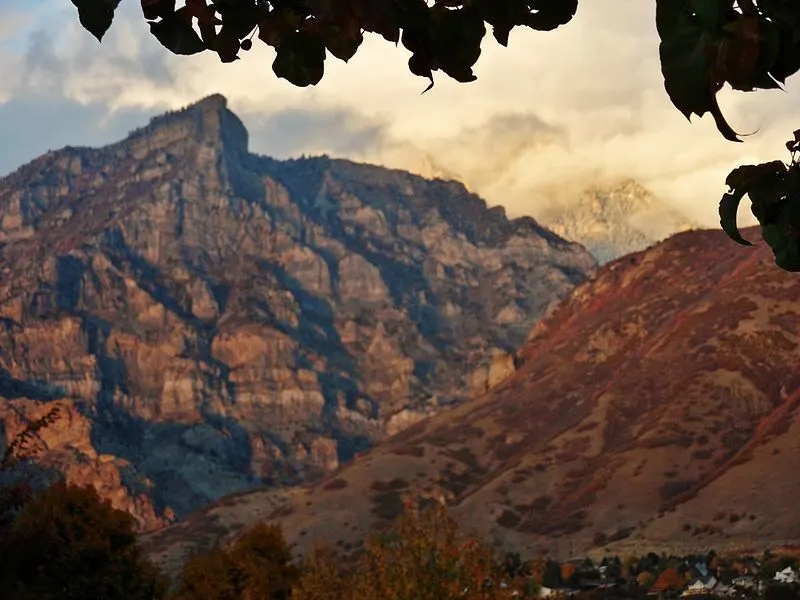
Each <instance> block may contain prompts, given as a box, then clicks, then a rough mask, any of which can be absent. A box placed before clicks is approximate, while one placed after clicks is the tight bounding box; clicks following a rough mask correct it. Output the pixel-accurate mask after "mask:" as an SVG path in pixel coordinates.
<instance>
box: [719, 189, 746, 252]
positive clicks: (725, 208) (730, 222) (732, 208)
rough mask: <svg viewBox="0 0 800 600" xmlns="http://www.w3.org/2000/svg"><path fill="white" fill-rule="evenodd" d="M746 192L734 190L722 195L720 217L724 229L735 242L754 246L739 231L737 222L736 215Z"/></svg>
mask: <svg viewBox="0 0 800 600" xmlns="http://www.w3.org/2000/svg"><path fill="white" fill-rule="evenodd" d="M743 197H744V193H742V192H738V191H737V192H734V193H727V194H725V195H724V196H722V200H720V202H719V219H720V225H722V230H723V231H724V232H725V233H727V234H728V237H730V238H731V239H732V240H733V241H734V242H737V243H739V244H742V245H743V246H752V245H753V244H751V243H750V242H748V241H747V240H746V239H744V238H743V237H742V234H741V233H739V226H738V225H737V224H736V215H737V213H738V212H739V203H740V202H741V201H742V198H743Z"/></svg>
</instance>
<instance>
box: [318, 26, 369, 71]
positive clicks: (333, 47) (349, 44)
mask: <svg viewBox="0 0 800 600" xmlns="http://www.w3.org/2000/svg"><path fill="white" fill-rule="evenodd" d="M324 36H325V47H326V48H327V49H328V51H329V52H330V53H331V54H333V55H334V56H335V57H336V58H338V59H340V60H343V61H344V62H347V61H348V60H350V59H351V58H353V56H355V53H356V51H357V50H358V48H359V46H361V43H362V42H363V41H364V36H363V34H362V33H361V30H360V29H359V28H357V27H356V28H354V29H351V30H350V31H344V30H342V29H341V28H340V27H338V26H333V27H329V28H327V29H326V31H325V34H324Z"/></svg>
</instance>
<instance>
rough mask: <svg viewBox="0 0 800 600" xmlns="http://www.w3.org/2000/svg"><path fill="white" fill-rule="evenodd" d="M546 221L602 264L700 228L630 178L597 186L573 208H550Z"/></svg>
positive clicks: (555, 230)
mask: <svg viewBox="0 0 800 600" xmlns="http://www.w3.org/2000/svg"><path fill="white" fill-rule="evenodd" d="M541 220H542V223H544V224H545V225H546V226H547V227H548V228H549V229H551V230H553V231H554V232H555V233H557V234H558V235H560V236H562V237H564V238H566V239H568V240H574V241H576V242H578V243H580V244H583V245H584V246H585V247H586V248H587V249H588V250H589V251H590V252H591V253H592V254H593V255H594V257H595V258H597V260H598V262H599V263H600V264H605V263H607V262H609V261H612V260H614V259H616V258H619V257H620V256H624V255H625V254H630V253H632V252H638V251H640V250H644V249H645V248H647V247H648V246H652V245H653V244H655V243H656V242H660V241H661V240H663V239H665V238H666V237H668V236H670V235H672V234H674V233H678V232H681V231H686V230H689V229H697V228H698V225H697V224H696V223H693V222H692V221H691V219H689V218H688V217H686V216H685V215H683V214H681V213H680V212H679V211H677V210H674V209H672V208H670V207H669V206H667V205H666V204H665V203H663V202H662V201H660V200H659V199H658V198H656V196H655V195H654V194H653V193H652V192H650V191H649V190H647V189H646V188H644V187H643V186H642V185H641V184H639V183H637V182H635V181H633V180H630V179H628V180H623V181H620V182H618V183H616V184H612V185H604V186H600V185H596V186H592V187H590V188H588V189H587V190H586V191H584V192H583V193H582V194H581V195H580V196H579V197H578V199H577V200H576V201H575V202H574V203H571V204H568V205H565V206H557V207H554V208H552V209H550V210H549V211H547V212H546V213H545V214H543V215H542V219H541Z"/></svg>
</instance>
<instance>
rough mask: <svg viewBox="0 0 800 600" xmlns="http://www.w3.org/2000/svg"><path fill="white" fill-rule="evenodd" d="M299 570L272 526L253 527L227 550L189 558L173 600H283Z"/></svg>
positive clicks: (220, 548)
mask: <svg viewBox="0 0 800 600" xmlns="http://www.w3.org/2000/svg"><path fill="white" fill-rule="evenodd" d="M298 575H299V570H298V568H297V566H296V565H294V564H293V563H292V553H291V550H290V548H289V546H288V544H287V543H286V541H285V540H284V538H283V533H282V532H281V530H280V528H279V527H277V526H275V525H265V524H263V523H261V524H258V525H256V526H255V527H253V528H252V529H250V530H249V531H247V532H246V533H245V534H244V535H242V536H241V537H239V538H238V539H237V540H236V541H235V542H234V543H233V545H231V546H230V547H223V546H220V545H217V546H215V547H214V548H212V549H211V551H209V552H205V553H200V554H195V555H193V556H192V557H190V558H189V560H188V561H187V562H186V565H185V566H184V568H183V571H182V572H181V577H180V582H179V588H178V591H177V594H176V596H175V599H176V600H242V599H244V600H256V599H258V600H286V599H287V598H288V597H289V594H290V592H291V589H292V586H293V585H294V583H295V581H296V579H297V577H298Z"/></svg>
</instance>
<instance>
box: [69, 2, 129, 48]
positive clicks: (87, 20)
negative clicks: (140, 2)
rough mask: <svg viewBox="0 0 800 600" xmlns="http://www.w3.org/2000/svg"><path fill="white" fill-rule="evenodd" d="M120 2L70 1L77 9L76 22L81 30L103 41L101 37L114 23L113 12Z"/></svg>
mask: <svg viewBox="0 0 800 600" xmlns="http://www.w3.org/2000/svg"><path fill="white" fill-rule="evenodd" d="M119 2H120V0H72V4H74V5H75V7H76V8H77V9H78V20H79V21H80V22H81V25H83V28H84V29H86V31H88V32H89V33H91V34H92V35H93V36H94V37H96V38H97V41H98V42H101V41H103V36H104V35H105V34H106V31H108V28H109V27H111V23H112V22H113V21H114V11H115V10H116V9H117V6H119Z"/></svg>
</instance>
